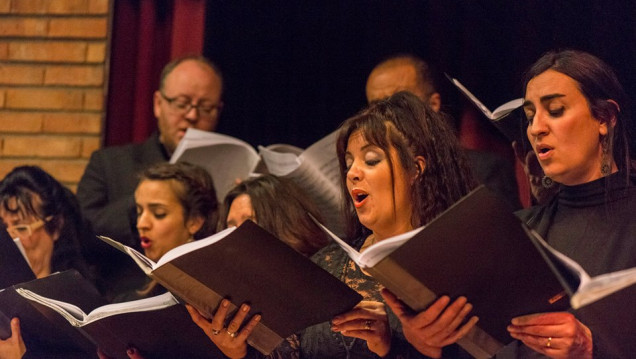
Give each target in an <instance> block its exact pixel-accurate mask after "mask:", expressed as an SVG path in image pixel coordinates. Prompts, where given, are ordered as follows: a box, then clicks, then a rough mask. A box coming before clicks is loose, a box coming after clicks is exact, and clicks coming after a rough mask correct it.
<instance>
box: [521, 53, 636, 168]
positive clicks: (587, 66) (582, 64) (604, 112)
mask: <svg viewBox="0 0 636 359" xmlns="http://www.w3.org/2000/svg"><path fill="white" fill-rule="evenodd" d="M547 70H554V71H557V72H560V73H562V74H564V75H566V76H568V77H571V78H572V79H573V80H574V81H576V83H577V85H578V88H579V90H580V91H581V93H582V94H583V96H584V97H585V99H586V100H587V103H588V106H589V108H590V112H591V113H592V116H593V117H594V118H596V119H598V120H600V121H610V120H611V119H612V118H613V117H616V125H615V126H614V130H613V131H612V132H613V136H611V137H610V146H611V148H612V154H613V157H614V161H616V165H617V166H618V168H619V170H622V171H629V170H630V167H631V164H630V147H631V149H634V147H633V146H634V145H633V144H630V139H631V138H632V136H631V135H632V132H633V129H632V126H633V125H632V124H631V122H630V121H631V117H630V107H631V106H630V101H629V98H628V96H627V94H626V93H625V90H624V89H623V86H622V85H621V84H620V82H619V81H618V77H617V76H616V74H615V73H614V71H613V70H612V68H611V67H610V66H609V65H607V64H606V63H605V62H604V61H603V60H601V59H599V58H598V57H596V56H594V55H592V54H589V53H587V52H583V51H577V50H561V51H550V52H547V53H545V54H544V55H543V56H541V58H539V59H538V60H537V61H536V62H535V63H534V64H533V65H532V66H531V67H530V69H529V70H528V71H527V72H526V74H525V76H524V81H523V89H524V91H525V89H526V88H527V86H528V82H530V80H532V79H533V78H534V77H536V76H538V75H540V74H542V73H543V72H545V71H547ZM607 100H613V101H615V102H616V103H617V104H618V108H617V107H616V106H615V105H614V104H612V103H611V102H608V101H607ZM612 132H610V133H612Z"/></svg>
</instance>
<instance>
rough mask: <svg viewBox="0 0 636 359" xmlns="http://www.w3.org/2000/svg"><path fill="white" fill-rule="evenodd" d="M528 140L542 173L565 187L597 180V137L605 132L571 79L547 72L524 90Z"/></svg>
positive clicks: (598, 145) (603, 125)
mask: <svg viewBox="0 0 636 359" xmlns="http://www.w3.org/2000/svg"><path fill="white" fill-rule="evenodd" d="M524 111H525V113H526V117H527V119H528V129H527V134H528V139H530V143H531V144H532V148H533V149H534V152H535V153H536V155H537V159H538V160H539V163H540V164H541V167H542V168H543V171H544V172H545V174H546V175H547V176H548V177H550V178H552V179H553V180H555V181H557V182H559V183H563V184H565V185H570V186H571V185H577V184H581V183H586V182H590V181H593V180H595V179H598V178H600V177H601V176H602V175H601V158H602V147H601V145H600V136H602V135H606V134H607V133H608V128H607V124H606V123H605V122H603V123H601V121H598V120H597V119H595V118H594V117H592V113H591V111H590V107H589V104H588V102H587V100H586V98H585V97H584V96H583V94H582V93H581V91H580V90H579V88H578V84H577V82H576V81H575V80H574V79H572V78H571V77H569V76H567V75H564V74H562V73H560V72H557V71H554V70H547V71H545V72H543V73H541V74H539V75H538V76H536V77H534V78H533V79H532V80H530V82H528V85H527V87H526V98H525V103H524Z"/></svg>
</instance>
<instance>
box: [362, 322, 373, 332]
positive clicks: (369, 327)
mask: <svg viewBox="0 0 636 359" xmlns="http://www.w3.org/2000/svg"><path fill="white" fill-rule="evenodd" d="M371 324H373V321H372V320H367V321H366V322H364V329H365V330H370V329H371Z"/></svg>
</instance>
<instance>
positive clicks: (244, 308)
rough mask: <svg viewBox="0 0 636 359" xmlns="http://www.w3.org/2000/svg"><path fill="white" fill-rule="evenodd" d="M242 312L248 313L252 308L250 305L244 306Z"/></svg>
mask: <svg viewBox="0 0 636 359" xmlns="http://www.w3.org/2000/svg"><path fill="white" fill-rule="evenodd" d="M241 310H242V311H244V312H247V311H248V310H250V306H249V305H247V304H243V305H242V306H241Z"/></svg>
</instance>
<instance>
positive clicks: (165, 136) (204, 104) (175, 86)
mask: <svg viewBox="0 0 636 359" xmlns="http://www.w3.org/2000/svg"><path fill="white" fill-rule="evenodd" d="M221 92H222V83H221V79H220V78H219V76H218V75H217V74H216V73H215V72H214V71H213V70H212V69H210V68H209V67H207V66H205V65H204V64H202V63H200V62H197V61H195V60H187V61H184V62H182V63H180V64H179V65H178V66H177V67H176V68H174V70H172V72H171V73H170V74H169V75H168V76H167V77H166V79H165V82H164V87H163V89H162V90H161V91H156V92H155V94H154V113H155V117H156V118H157V121H158V126H159V133H160V135H159V140H160V141H161V143H163V145H164V146H165V147H166V149H167V150H168V152H170V153H172V152H174V150H175V148H176V147H177V145H178V144H179V141H181V139H182V138H183V136H184V135H185V131H186V130H187V129H188V128H190V127H194V128H196V129H199V130H203V131H214V129H215V128H216V125H217V123H218V119H219V113H220V110H221V106H222V103H221ZM188 104H190V105H196V106H198V107H199V108H194V107H192V108H190V106H189V105H188ZM186 110H187V111H186Z"/></svg>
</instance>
